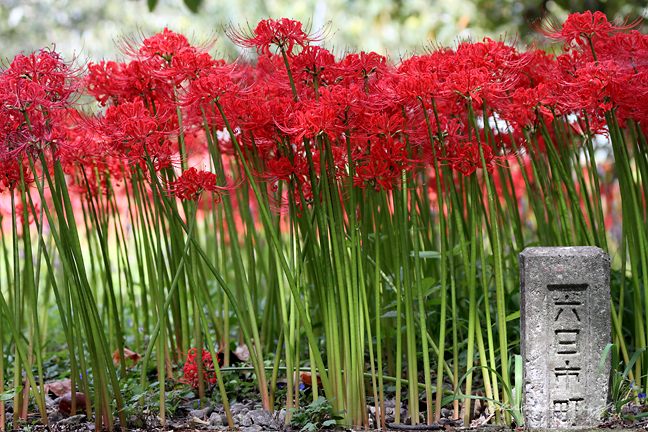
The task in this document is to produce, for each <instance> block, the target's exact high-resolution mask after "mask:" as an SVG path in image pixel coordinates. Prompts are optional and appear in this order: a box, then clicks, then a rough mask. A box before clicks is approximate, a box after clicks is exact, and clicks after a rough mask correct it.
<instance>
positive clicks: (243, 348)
mask: <svg viewBox="0 0 648 432" xmlns="http://www.w3.org/2000/svg"><path fill="white" fill-rule="evenodd" d="M233 352H234V354H236V357H238V358H239V359H241V360H242V361H248V360H250V350H249V349H248V347H247V345H245V344H243V345H239V346H237V347H236V349H235V350H234V351H233Z"/></svg>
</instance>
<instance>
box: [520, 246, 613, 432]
mask: <svg viewBox="0 0 648 432" xmlns="http://www.w3.org/2000/svg"><path fill="white" fill-rule="evenodd" d="M519 263H520V339H521V350H520V351H521V354H522V358H523V361H524V385H523V389H524V395H523V396H524V400H523V401H522V407H523V414H524V419H525V427H526V428H528V429H530V430H534V429H535V430H537V429H544V430H546V429H567V428H580V427H587V426H595V425H597V424H599V421H600V414H601V412H602V411H603V409H604V408H605V405H606V404H607V403H608V401H609V377H610V364H609V361H608V363H607V364H605V365H604V368H603V372H602V373H601V372H599V367H600V363H601V356H602V355H603V351H604V349H605V346H606V345H607V343H608V342H609V341H610V333H611V320H610V318H611V317H610V261H609V256H608V255H607V254H606V253H605V252H604V251H603V250H601V249H599V248H597V247H590V246H586V247H530V248H527V249H525V250H524V251H522V253H521V254H520V261H519Z"/></svg>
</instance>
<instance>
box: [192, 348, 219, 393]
mask: <svg viewBox="0 0 648 432" xmlns="http://www.w3.org/2000/svg"><path fill="white" fill-rule="evenodd" d="M218 352H220V351H218ZM197 356H198V354H197V353H196V348H191V349H190V350H189V352H188V353H187V361H186V362H185V365H184V367H183V368H182V372H183V380H182V381H183V382H185V383H186V384H189V385H190V386H192V387H193V388H198V365H197V364H196V357H197ZM218 366H219V367H222V366H223V361H222V360H220V359H219V360H218ZM202 370H203V379H204V381H205V382H207V383H208V384H212V385H213V384H216V372H215V371H214V361H213V359H212V356H211V354H210V353H209V351H205V350H202Z"/></svg>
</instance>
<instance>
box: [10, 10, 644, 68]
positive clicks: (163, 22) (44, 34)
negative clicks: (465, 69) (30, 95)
mask: <svg viewBox="0 0 648 432" xmlns="http://www.w3.org/2000/svg"><path fill="white" fill-rule="evenodd" d="M645 4H646V0H300V1H295V0H243V1H240V0H239V1H231V0H202V1H200V0H157V1H155V0H112V1H111V0H0V38H1V39H0V40H1V42H0V59H1V60H2V62H3V63H6V62H7V60H8V59H11V58H13V56H14V55H16V54H17V53H19V52H21V51H24V52H26V53H27V52H31V51H33V50H36V49H40V48H43V47H45V46H50V45H51V44H56V48H57V50H59V51H60V52H62V53H63V55H64V56H65V58H66V59H71V58H72V57H73V56H76V57H77V59H78V60H79V62H80V63H83V62H85V61H87V60H92V61H98V60H102V59H109V60H115V59H118V58H119V52H118V50H117V48H116V47H115V41H116V40H117V39H118V38H119V37H121V36H124V35H137V34H138V33H140V34H143V35H145V36H150V35H152V34H154V33H157V32H159V31H161V30H162V29H163V28H164V27H168V28H169V29H171V30H173V31H176V32H181V33H184V34H185V35H187V36H188V37H190V38H192V37H193V39H194V40H195V42H205V41H207V40H210V39H214V38H217V39H218V40H217V42H216V44H215V49H216V50H217V51H218V52H219V54H220V55H221V56H223V57H230V58H231V57H236V56H237V55H238V51H237V47H236V46H234V45H233V44H232V43H231V42H229V41H228V40H227V38H226V37H225V36H224V34H223V26H225V25H227V24H229V23H232V24H234V25H241V26H247V25H249V26H250V27H252V28H254V26H255V25H256V23H257V22H258V21H259V20H261V19H264V18H269V17H271V18H282V17H287V18H292V19H297V20H300V21H302V22H304V23H306V22H310V24H311V26H312V27H313V28H314V29H318V28H320V27H321V26H323V25H324V24H325V23H326V22H329V21H330V22H331V30H332V31H331V35H330V37H329V39H328V41H327V42H326V46H327V47H328V48H329V49H332V50H333V51H334V52H336V53H340V52H342V51H344V50H347V49H350V50H364V51H376V52H378V53H381V54H388V55H389V56H390V58H391V59H392V60H397V59H398V58H399V57H401V56H404V55H408V54H410V53H411V52H413V51H418V52H421V51H422V50H423V49H425V48H426V47H430V46H433V45H444V46H452V45H454V44H455V43H456V42H457V40H463V39H466V38H473V39H476V40H479V39H482V38H483V37H491V38H493V39H499V38H500V37H503V36H504V35H506V37H507V39H509V40H510V39H519V40H520V41H521V42H523V43H530V42H532V41H533V35H532V33H531V31H530V30H529V28H528V21H529V20H534V19H538V18H540V17H542V16H544V14H551V15H553V16H555V17H556V19H558V20H561V21H562V20H564V19H565V18H566V16H567V14H568V13H569V12H570V11H573V12H576V11H579V12H582V11H584V10H587V9H589V10H601V11H603V12H605V13H606V14H607V15H608V17H613V16H615V15H619V16H623V17H625V16H626V15H631V16H632V17H633V18H634V17H637V16H648V8H647V7H646V6H645ZM151 7H153V10H152V11H151ZM191 9H196V13H193V12H192V11H191ZM645 28H648V26H647V25H644V29H645Z"/></svg>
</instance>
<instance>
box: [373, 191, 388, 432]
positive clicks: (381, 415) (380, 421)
mask: <svg viewBox="0 0 648 432" xmlns="http://www.w3.org/2000/svg"><path fill="white" fill-rule="evenodd" d="M375 197H376V194H372V195H371V202H372V204H373V207H372V209H373V215H374V219H375V220H376V221H375V231H374V246H375V250H376V262H375V265H374V281H373V283H374V302H375V309H374V311H375V313H376V316H375V320H376V352H377V353H378V355H377V360H378V386H379V392H380V401H378V400H375V401H374V405H375V407H376V427H377V428H380V427H382V428H384V427H385V392H384V386H383V365H382V330H381V326H380V323H381V322H382V320H381V319H380V310H381V304H380V299H381V293H380V243H381V242H380V238H381V235H380V231H379V229H378V220H377V217H378V206H377V203H376V201H375ZM385 331H386V329H385ZM372 364H373V363H372ZM379 403H380V410H378V406H379Z"/></svg>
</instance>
